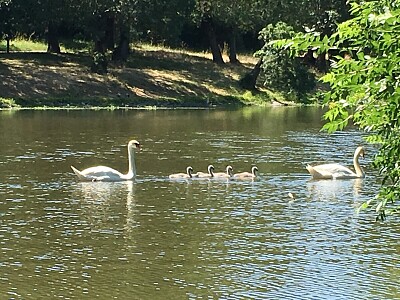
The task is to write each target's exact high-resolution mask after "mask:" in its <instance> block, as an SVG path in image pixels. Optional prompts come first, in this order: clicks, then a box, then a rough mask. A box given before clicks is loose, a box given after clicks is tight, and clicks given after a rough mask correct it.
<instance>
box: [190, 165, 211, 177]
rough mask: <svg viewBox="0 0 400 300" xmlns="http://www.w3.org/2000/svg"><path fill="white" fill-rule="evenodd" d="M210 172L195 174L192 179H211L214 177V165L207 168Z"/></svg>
mask: <svg viewBox="0 0 400 300" xmlns="http://www.w3.org/2000/svg"><path fill="white" fill-rule="evenodd" d="M207 170H208V172H207V173H204V172H197V173H195V174H192V177H196V178H211V177H214V166H213V165H208V167H207Z"/></svg>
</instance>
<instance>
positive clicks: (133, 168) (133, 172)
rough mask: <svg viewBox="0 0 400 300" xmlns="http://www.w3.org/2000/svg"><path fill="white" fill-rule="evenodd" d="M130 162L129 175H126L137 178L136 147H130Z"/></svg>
mask: <svg viewBox="0 0 400 300" xmlns="http://www.w3.org/2000/svg"><path fill="white" fill-rule="evenodd" d="M128 162H129V167H128V174H126V175H127V176H128V177H134V176H136V165H135V148H134V147H128Z"/></svg>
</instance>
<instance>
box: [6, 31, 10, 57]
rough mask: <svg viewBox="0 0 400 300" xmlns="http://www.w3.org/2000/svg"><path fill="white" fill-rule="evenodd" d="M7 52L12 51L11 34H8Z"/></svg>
mask: <svg viewBox="0 0 400 300" xmlns="http://www.w3.org/2000/svg"><path fill="white" fill-rule="evenodd" d="M6 38H7V53H10V36H9V35H7V37H6Z"/></svg>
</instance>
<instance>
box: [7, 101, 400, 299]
mask: <svg viewBox="0 0 400 300" xmlns="http://www.w3.org/2000/svg"><path fill="white" fill-rule="evenodd" d="M320 120H321V112H320V111H319V110H318V109H315V108H282V107H276V108H245V109H241V110H232V111H227V110H176V111H175V110H172V111H171V110H170V111H168V110H156V111H17V112H9V111H2V112H0V138H1V140H0V141H1V143H0V299H400V291H399V288H398V286H399V285H400V276H399V275H400V269H399V262H400V254H399V253H400V251H399V250H400V247H399V243H398V241H399V238H400V234H399V232H400V231H399V230H400V222H399V220H398V219H395V218H392V219H390V220H389V221H387V222H386V223H382V224H380V223H375V222H373V220H374V215H373V213H369V212H364V213H362V214H360V215H356V214H355V207H357V205H359V204H360V203H362V202H363V201H365V200H368V199H369V198H370V197H373V196H374V195H375V193H376V191H377V189H378V187H379V180H377V179H376V176H375V174H374V173H373V171H372V170H371V168H370V167H369V166H368V163H369V162H370V160H371V156H372V154H373V153H374V149H372V148H371V149H369V148H368V147H367V151H368V152H369V153H370V154H371V155H370V156H369V157H368V158H367V159H366V160H365V161H362V164H363V165H364V167H365V169H366V171H367V174H368V177H367V178H365V179H362V180H361V179H357V180H337V181H330V180H325V181H313V180H310V177H309V175H308V173H307V172H306V170H305V168H304V166H305V164H306V163H310V162H325V161H334V162H342V163H343V164H346V165H351V163H352V156H353V151H354V149H355V147H356V146H357V145H358V144H359V143H362V135H361V133H360V132H358V131H356V130H349V131H346V132H341V133H337V134H334V135H327V134H324V133H321V132H319V129H320V127H321V121H320ZM132 138H135V139H137V140H139V141H140V142H141V143H142V145H143V151H141V152H140V153H136V166H137V169H138V176H137V178H136V180H135V181H133V182H121V183H99V182H97V183H80V182H77V180H76V178H75V177H74V175H73V174H72V171H71V169H70V165H74V166H75V167H77V168H79V169H84V168H86V167H90V166H93V165H107V166H110V167H113V168H115V169H118V170H121V171H125V170H126V169H127V153H126V152H127V151H126V144H127V142H128V140H130V139H132ZM210 163H212V164H213V165H214V166H215V168H216V171H223V170H224V169H225V167H226V165H228V164H231V165H232V166H233V168H234V171H235V172H240V171H249V170H250V167H251V166H252V165H257V166H258V168H259V170H260V177H259V178H258V179H257V180H255V181H241V182H226V181H222V180H214V181H209V180H192V181H170V180H169V179H168V174H170V173H176V172H183V171H184V170H185V168H186V166H188V165H191V166H192V167H193V168H194V169H195V171H206V168H207V165H208V164H210ZM288 192H291V193H293V194H295V196H296V199H295V200H292V199H291V198H289V197H288Z"/></svg>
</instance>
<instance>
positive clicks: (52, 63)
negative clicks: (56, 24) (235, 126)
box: [0, 41, 277, 108]
mask: <svg viewBox="0 0 400 300" xmlns="http://www.w3.org/2000/svg"><path fill="white" fill-rule="evenodd" d="M2 48H4V45H3V47H1V45H0V49H2ZM11 49H12V50H14V51H13V52H12V53H10V54H7V53H4V52H0V106H2V107H3V108H4V107H30V108H31V107H149V106H150V107H210V106H226V105H246V104H255V103H256V104H264V103H270V102H271V99H274V98H276V97H277V95H274V94H273V93H271V92H269V91H267V90H259V91H258V92H249V91H245V90H243V89H241V88H240V87H239V86H238V83H237V82H238V79H239V78H240V77H241V76H242V75H243V74H244V73H246V72H248V71H249V70H250V69H251V68H252V67H253V66H254V65H255V63H256V59H255V58H254V57H252V56H251V55H247V56H239V60H240V61H241V64H240V65H231V64H229V63H227V64H225V65H224V66H218V65H216V64H214V63H213V62H212V59H211V58H212V57H211V55H210V54H208V53H197V52H189V51H183V50H175V49H167V48H160V47H151V46H138V47H135V48H134V49H133V51H132V54H131V56H130V58H129V60H128V62H127V63H125V64H124V65H123V66H121V65H113V64H110V65H109V69H108V70H109V72H108V73H107V74H104V75H101V74H96V73H92V72H91V71H90V66H91V57H90V56H89V54H88V53H84V52H77V51H68V49H65V48H63V54H61V55H54V54H48V53H46V52H45V51H44V50H45V45H43V44H42V45H41V44H40V43H39V44H38V43H35V44H34V45H29V43H28V44H27V42H26V41H24V44H18V43H17V42H15V43H14V44H12V48H11Z"/></svg>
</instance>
